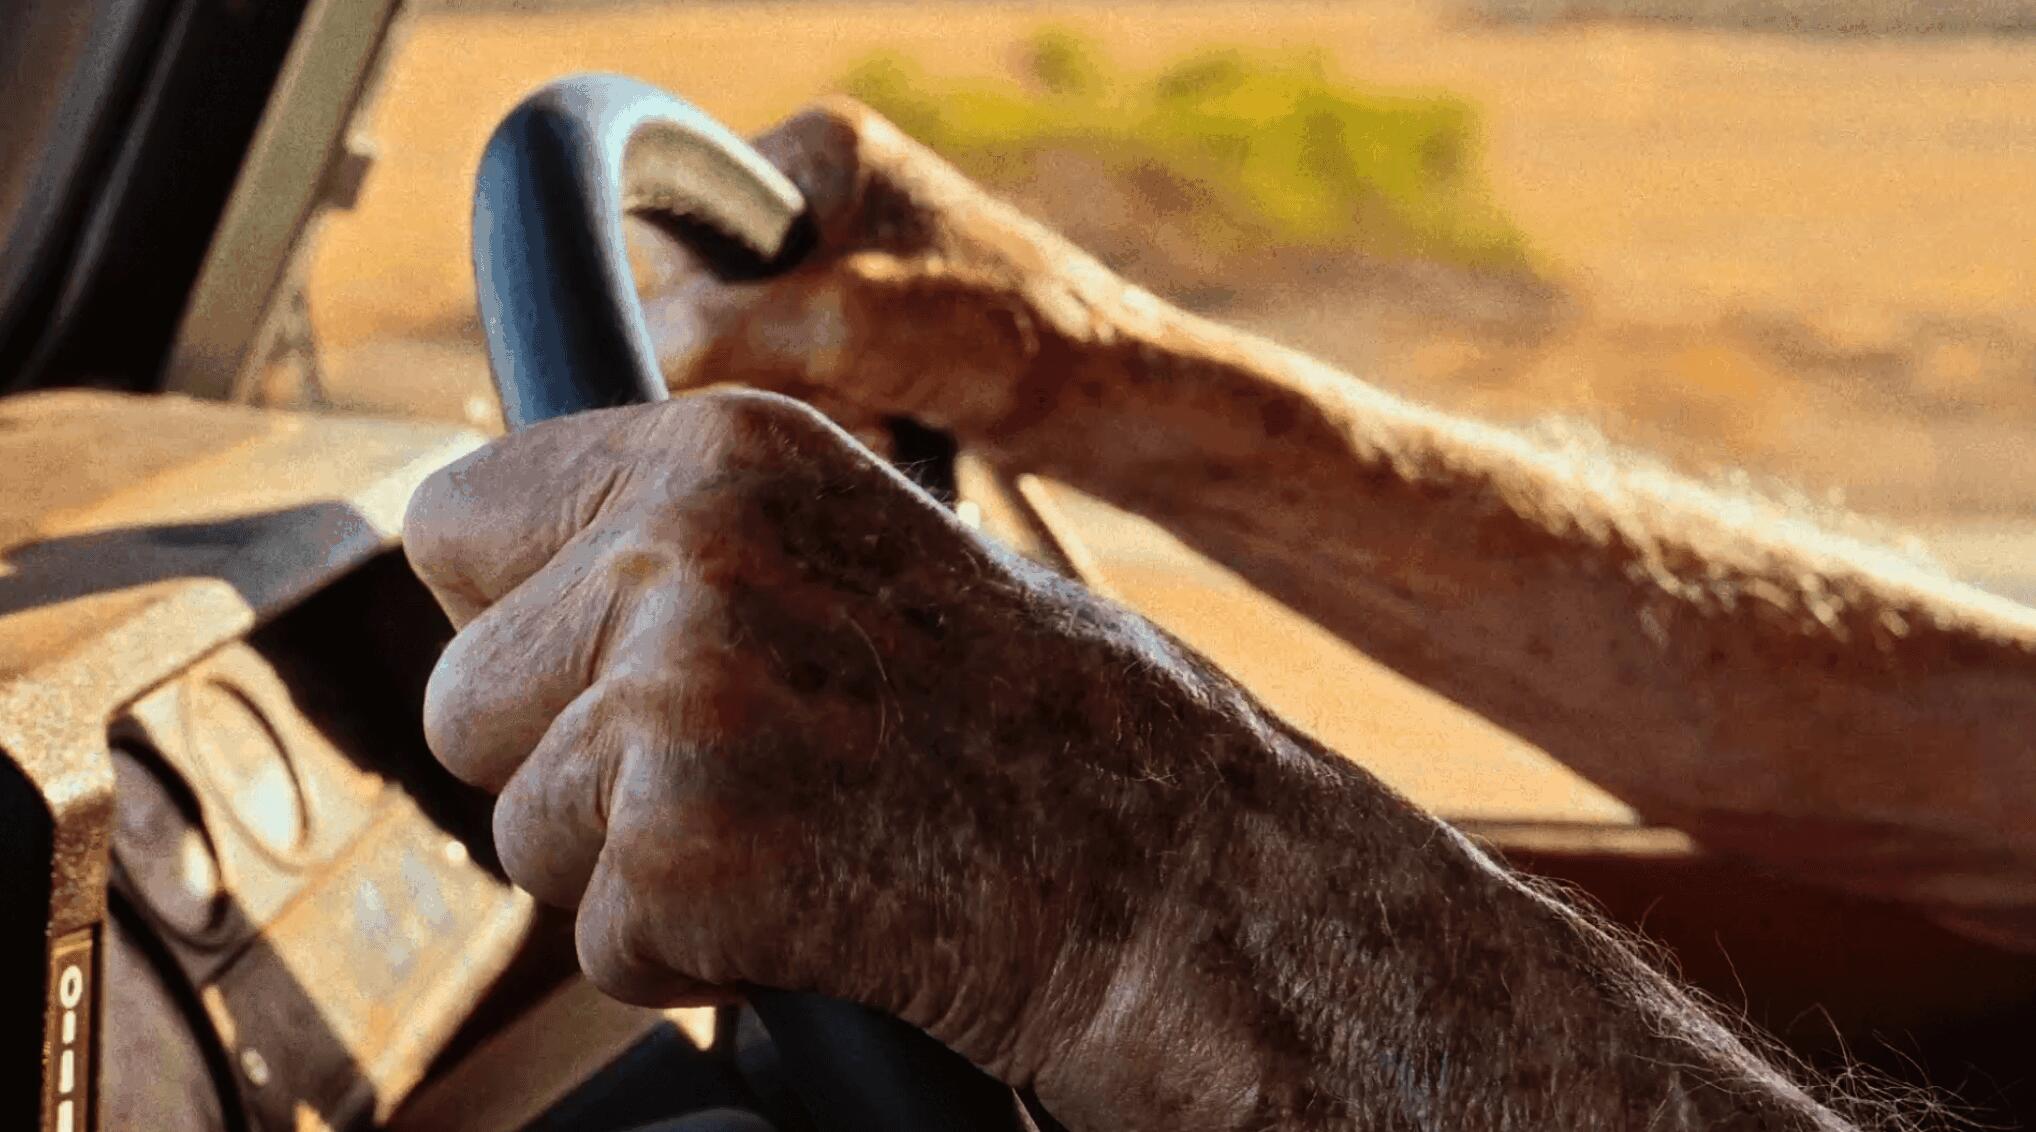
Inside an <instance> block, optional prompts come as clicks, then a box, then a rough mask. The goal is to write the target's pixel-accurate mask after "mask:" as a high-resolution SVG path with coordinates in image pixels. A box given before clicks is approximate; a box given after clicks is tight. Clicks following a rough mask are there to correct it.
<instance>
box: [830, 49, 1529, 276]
mask: <svg viewBox="0 0 2036 1132" xmlns="http://www.w3.org/2000/svg"><path fill="white" fill-rule="evenodd" d="M843 87H844V89H845V90H847V91H848V92H849V93H850V94H853V95H855V96H856V97H858V98H861V99H862V100H863V101H865V102H867V103H869V104H870V105H871V106H873V107H874V108H876V109H877V110H878V111H879V112H881V113H883V114H885V115H886V116H888V117H889V118H891V120H893V121H894V122H896V123H898V125H899V126H900V127H901V128H903V129H904V130H905V131H906V132H908V133H910V134H912V135H913V136H915V137H917V138H919V139H920V140H921V141H923V142H925V143H926V144H928V145H930V146H931V147H932V148H933V149H935V150H936V151H938V152H940V153H941V154H943V155H944V156H946V157H947V158H948V159H949V160H951V161H953V162H955V163H956V164H957V165H959V166H960V167H962V168H963V169H965V170H967V171H968V172H969V173H970V174H972V175H974V176H976V177H978V178H980V179H982V180H984V181H986V182H989V183H991V184H1005V185H1014V184H1022V183H1023V182H1024V179H1025V177H1026V176H1027V174H1028V172H1029V171H1030V169H1031V167H1032V162H1033V160H1034V158H1035V157H1036V156H1037V155H1039V154H1041V153H1043V152H1046V151H1049V150H1063V151H1068V150H1071V151H1075V152H1079V153H1081V154H1083V155H1085V156H1086V157H1088V158H1089V159H1090V160H1092V161H1095V162H1098V163H1100V164H1101V165H1102V166H1103V167H1105V168H1107V169H1110V170H1113V171H1115V172H1117V173H1120V174H1122V175H1124V176H1127V177H1130V176H1134V175H1137V174H1139V173H1140V172H1147V173H1150V172H1152V171H1155V170H1157V171H1159V172H1162V173H1164V174H1165V175H1167V176H1168V177H1170V178H1171V179H1173V180H1175V181H1177V182H1180V183H1184V184H1191V185H1193V186H1194V187H1195V190H1196V191H1195V192H1194V194H1193V196H1194V200H1195V204H1194V206H1193V207H1192V208H1189V209H1187V210H1185V212H1184V214H1183V215H1181V216H1178V217H1175V218H1173V219H1175V220H1176V221H1177V222H1185V223H1188V224H1191V225H1192V226H1193V235H1194V236H1195V237H1196V238H1197V239H1199V240H1202V241H1205V242H1207V243H1208V244H1210V245H1212V248H1213V250H1218V251H1225V250H1242V249H1245V248H1252V247H1266V246H1268V245H1269V244H1270V245H1272V246H1287V247H1308V248H1332V249H1333V248H1348V249H1353V250H1358V251H1364V252H1369V253H1373V254H1377V255H1387V256H1395V257H1424V258H1430V259H1438V260H1444V261H1448V262H1452V263H1459V264H1467V265H1471V266H1478V267H1494V268H1505V269H1519V268H1523V267H1526V266H1527V264H1528V252H1527V247H1526V243H1525V240H1524V239H1523V237H1522V236H1521V234H1520V232H1519V231H1518V230H1517V229H1516V228H1514V227H1513V225H1512V224H1511V223H1510V222H1509V221H1508V220H1507V219H1506V218H1505V217H1504V216H1503V215H1501V214H1500V213H1499V211H1498V210H1497V209H1496V208H1495V207H1494V206H1493V205H1492V203H1491V201H1490V199H1489V197H1488V195H1487V193H1486V191H1485V186H1484V184H1483V183H1482V181H1481V180H1480V178H1479V176H1478V170H1477V159H1478V122H1477V115H1476V111H1475V110H1474V109H1473V108H1472V107H1471V106H1470V105H1469V104H1468V103H1467V102H1465V101H1464V100H1462V99H1460V98H1456V97H1453V96H1449V95H1434V94H1400V93H1393V92H1387V91H1376V90H1371V89H1367V88H1365V87H1362V86H1358V85H1355V84H1352V83H1349V82H1347V81H1341V80H1338V79H1336V78H1334V77H1332V76H1331V75H1330V74H1329V71H1328V68H1327V66H1326V65H1325V64H1324V62H1323V60H1322V59H1321V58H1320V57H1312V56H1275V55H1261V54H1255V53H1249V52H1245V51H1241V50H1215V51H1209V52H1205V53H1202V54H1198V55H1196V56H1193V57H1190V58H1187V59H1183V60H1181V61H1179V62H1177V63H1175V64H1174V65H1172V66H1170V67H1167V68H1166V69H1164V70H1162V71H1161V72H1159V73H1158V74H1155V75H1149V76H1135V77H1129V78H1127V77H1124V76H1122V75H1119V74H1116V73H1113V72H1112V70H1111V68H1110V66H1109V65H1108V63H1107V61H1106V60H1104V58H1103V57H1102V55H1101V54H1100V53H1099V52H1098V51H1097V50H1096V48H1095V46H1094V45H1093V44H1092V43H1090V42H1089V41H1088V40H1086V39H1084V38H1082V37H1080V36H1077V35H1074V34H1072V33H1069V32H1065V31H1048V32H1043V33H1041V34H1039V35H1038V36H1036V37H1034V39H1033V40H1032V41H1031V43H1030V44H1029V50H1028V51H1027V52H1026V53H1025V66H1024V73H1023V74H1022V75H1021V76H1020V79H1019V81H1016V82H1013V81H1004V82H962V81H954V80H945V79H937V78H934V77H933V76H930V75H929V74H927V73H926V72H925V71H924V70H923V69H922V68H920V67H919V66H918V65H917V64H916V63H914V62H913V61H912V60H910V59H907V58H905V57H902V56H899V55H895V54H880V55H877V56H873V57H871V58H869V59H866V60H864V61H863V62H862V63H861V64H859V65H857V66H856V67H855V68H854V69H853V70H852V71H851V72H850V73H849V74H848V75H847V77H846V78H845V79H844V81H843Z"/></svg>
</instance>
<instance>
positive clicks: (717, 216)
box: [473, 75, 1028, 1132]
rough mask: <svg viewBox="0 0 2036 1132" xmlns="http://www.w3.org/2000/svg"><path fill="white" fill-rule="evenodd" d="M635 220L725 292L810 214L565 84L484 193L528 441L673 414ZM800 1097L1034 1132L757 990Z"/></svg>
mask: <svg viewBox="0 0 2036 1132" xmlns="http://www.w3.org/2000/svg"><path fill="white" fill-rule="evenodd" d="M625 213H634V214H639V215H651V216H655V217H656V218H657V220H658V221H659V223H660V225H661V226H663V227H664V228H666V229H667V230H669V231H672V232H673V233H675V234H677V235H678V236H679V238H680V239H682V240H683V241H684V242H685V243H686V244H687V246H688V247H689V248H691V249H692V250H693V251H694V252H695V253H696V254H698V255H699V256H700V257H701V258H702V259H703V260H704V261H705V262H706V263H707V265H708V266H709V268H710V269H711V270H713V271H714V272H715V273H716V274H717V275H719V276H721V277H722V278H724V279H757V278H762V277H765V276H769V275H772V274H775V273H777V272H780V271H783V270H786V269H788V268H790V267H791V266H792V265H793V264H795V263H796V262H797V261H798V260H799V258H800V256H801V255H802V254H803V253H804V252H805V251H806V250H807V248H808V247H809V246H810V245H811V242H812V239H813V230H812V225H811V222H810V220H809V218H808V217H807V215H806V202H805V200H804V199H803V198H802V197H801V196H800V194H799V191H798V189H797V188H796V187H794V186H793V185H792V183H791V182H790V181H788V180H787V179H786V178H785V177H784V175H783V174H781V173H779V172H778V170H777V169H776V168H775V167H774V166H772V165H771V164H770V163H769V162H768V161H766V160H764V158H763V157H762V156H761V155H760V154H758V153H757V152H756V151H755V150H754V149H752V148H750V146H749V145H748V144H746V143H745V142H743V141H742V139H740V138H738V137H736V136H735V135H734V134H733V133H730V132H729V131H728V130H727V129H726V128H725V127H723V126H722V125H721V124H720V123H718V122H716V121H714V120H713V119H712V118H709V117H708V116H707V115H705V114H703V113H701V112H700V111H699V110H698V109H697V108H695V107H693V106H691V105H688V104H687V103H685V102H683V101H680V100H679V99H677V98H674V97H672V96H671V95H669V94H666V93H665V92H663V91H661V90H658V89H656V88H655V87H651V86H647V85H645V84H643V83H640V82H636V81H634V80H631V79H626V78H621V77H618V76H614V75H577V76H573V77H570V78H565V79H560V80H558V81H556V82H554V83H552V84H550V85H548V86H545V87H543V88H541V89H540V90H538V91H537V92H535V93H534V94H532V95H530V96H529V97H528V98H526V99H525V100H524V101H523V102H522V103H521V104H520V105H518V106H517V107H516V109H515V110H514V111H512V112H511V113H510V114H509V116H508V117H507V118H506V119H504V120H503V122H502V124H501V125H500V126H499V127H497V128H496V130H495V134H494V136H493V137H492V138H491V139H490V140H489V142H488V146H487V149H486V151H485V152H484V154H483V156H482V158H481V168H480V174H479V176H478V179H477V183H476V185H475V188H474V217H473V224H474V227H473V232H474V275H475V281H476V283H477V284H478V291H479V297H480V308H481V322H482V325H483V327H484V328H485V331H486V334H487V340H488V358H489V361H490V363H491V365H492V366H493V370H494V376H495V388H496V391H497V392H498V393H499V395H500V396H501V399H502V413H503V417H504V419H505V420H506V421H507V422H508V425H509V427H510V428H512V429H517V428H523V427H525V426H527V425H530V424H533V423H535V422H537V421H541V420H547V419H550V418H552V417H557V416H563V415H565V414H567V413H574V412H579V411H582V410H585V409H595V408H603V407H607V406H614V405H627V404H637V403H642V402H650V401H661V400H663V399H664V398H665V396H666V392H665V384H664V378H663V376H662V374H661V372H660V370H659V368H658V365H657V360H656V355H655V353H654V350H653V347H652V344H651V338H650V330H649V328H648V327H647V326H646V325H645V323H644V317H643V308H642V305H641V303H640V302H639V301H638V299H637V296H636V289H635V286H634V284H633V282H632V280H631V275H630V269H629V263H628V259H627V257H626V253H625V249H624V244H623V229H622V221H623V216H624V215H625ZM746 993H747V995H748V998H749V1002H750V1005H751V1006H752V1007H753V1008H754V1009H755V1010H756V1013H757V1016H758V1018H759V1019H761V1020H762V1022H763V1024H764V1027H765V1029H767V1030H768V1031H769V1032H770V1035H771V1039H772V1041H773V1042H774V1043H775V1044H776V1045H777V1047H778V1051H779V1056H780V1059H781V1060H782V1062H783V1064H784V1066H785V1069H786V1072H787V1075H788V1076H789V1077H790V1079H791V1080H790V1084H791V1086H792V1089H793V1091H794V1092H795V1094H796V1095H797V1096H798V1097H799V1099H800V1101H801V1102H802V1103H803V1104H804V1105H805V1106H806V1107H807V1108H808V1109H809V1110H810V1112H811V1115H812V1116H813V1118H814V1120H815V1122H816V1123H817V1124H818V1125H819V1126H820V1127H822V1128H825V1129H828V1130H829V1132H880V1130H882V1132H947V1130H955V1129H971V1130H974V1129H985V1130H989V1132H1000V1130H1005V1129H1009V1130H1012V1132H1017V1130H1019V1129H1023V1128H1025V1127H1027V1123H1028V1122H1027V1121H1026V1120H1025V1118H1024V1116H1023V1115H1022V1109H1021V1107H1020V1105H1019V1102H1018V1100H1017V1098H1016V1097H1015V1096H1014V1095H1013V1094H1012V1092H1011V1090H1010V1089H1009V1088H1007V1087H1006V1086H1005V1085H1003V1084H1002V1083H1001V1082H999V1081H997V1080H996V1079H994V1078H992V1077H990V1076H989V1075H988V1074H985V1073H983V1072H982V1071H981V1070H979V1069H977V1068H976V1067H975V1066H974V1065H972V1064H970V1063H969V1062H968V1061H967V1060H965V1059H963V1058H962V1057H961V1056H960V1055H958V1054H956V1053H954V1052H953V1051H952V1050H949V1049H948V1048H947V1047H945V1046H943V1045H941V1044H940V1043H939V1042H937V1041H935V1040H934V1039H933V1038H931V1037H929V1036H928V1035H927V1034H926V1033H924V1032H923V1031H921V1030H918V1029H916V1028H914V1027H912V1026H910V1025H907V1024H906V1023H904V1022H901V1021H899V1020H897V1019H895V1018H892V1017H889V1016H887V1015H883V1014H879V1013H877V1012H875V1011H872V1010H869V1009H866V1008H864V1007H861V1006H858V1005H855V1004H853V1003H847V1002H841V1001H837V1000H834V999H828V998H822V997H819V996H816V995H810V994H796V993H790V992H786V991H781V990H772V989H768V988H761V987H758V988H749V989H748V990H747V992H746Z"/></svg>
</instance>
